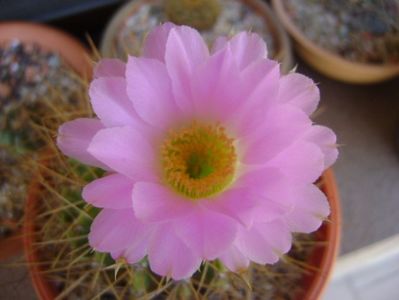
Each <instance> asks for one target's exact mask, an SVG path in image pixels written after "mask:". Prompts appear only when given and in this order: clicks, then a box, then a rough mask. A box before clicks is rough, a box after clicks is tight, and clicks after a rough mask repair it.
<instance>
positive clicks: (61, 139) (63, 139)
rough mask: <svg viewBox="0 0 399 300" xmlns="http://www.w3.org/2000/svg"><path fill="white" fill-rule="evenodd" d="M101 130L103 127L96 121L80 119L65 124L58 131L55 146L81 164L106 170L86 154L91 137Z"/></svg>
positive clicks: (101, 164)
mask: <svg viewBox="0 0 399 300" xmlns="http://www.w3.org/2000/svg"><path fill="white" fill-rule="evenodd" d="M102 128H104V126H103V125H102V123H101V122H100V120H97V119H86V118H81V119H76V120H73V121H69V122H66V123H64V124H62V125H61V126H60V128H59V129H58V136H57V146H58V147H59V148H60V150H61V151H62V152H63V153H64V154H65V155H67V156H70V157H72V158H75V159H77V160H79V161H81V162H82V163H85V164H88V165H92V166H96V167H100V168H103V169H108V168H107V167H106V166H105V165H104V164H103V163H101V162H100V161H98V160H97V159H95V158H94V157H93V156H92V155H91V154H90V153H89V152H87V148H88V147H89V144H90V142H91V140H92V138H93V136H94V135H95V134H96V133H97V132H98V131H99V130H101V129H102Z"/></svg>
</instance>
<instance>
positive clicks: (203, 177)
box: [161, 123, 237, 199]
mask: <svg viewBox="0 0 399 300" xmlns="http://www.w3.org/2000/svg"><path fill="white" fill-rule="evenodd" d="M233 142H234V140H233V139H231V138H229V137H228V136H227V135H226V132H225V129H224V128H223V127H221V126H220V125H218V124H216V125H201V124H198V123H192V124H191V125H189V126H187V127H183V128H181V129H179V130H176V131H172V132H170V133H169V135H168V137H167V138H166V140H165V141H164V143H163V144H162V148H161V157H162V167H163V175H164V180H165V181H166V182H167V183H168V184H169V185H170V186H171V187H172V188H173V189H174V190H175V191H176V192H178V193H180V194H182V195H184V196H185V197H187V198H191V199H198V198H204V197H209V196H212V195H214V194H216V193H219V192H221V191H222V190H224V189H225V188H226V187H227V186H228V185H229V184H230V183H231V181H232V180H233V178H234V172H235V167H236V161H237V155H236V153H235V148H234V145H233Z"/></svg>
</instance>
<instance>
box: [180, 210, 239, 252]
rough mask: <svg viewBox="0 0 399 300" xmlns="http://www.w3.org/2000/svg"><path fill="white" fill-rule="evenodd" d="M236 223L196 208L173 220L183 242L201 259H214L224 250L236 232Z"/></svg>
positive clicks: (223, 216)
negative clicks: (186, 214)
mask: <svg viewBox="0 0 399 300" xmlns="http://www.w3.org/2000/svg"><path fill="white" fill-rule="evenodd" d="M237 225H238V223H237V222H236V221H234V220H233V219H231V218H229V217H227V216H225V215H223V214H219V213H216V212H213V211H211V210H206V209H198V210H197V211H196V212H194V213H192V214H190V215H188V216H187V217H185V218H181V219H177V220H176V221H175V229H176V232H177V234H178V235H179V237H180V238H181V239H182V240H183V241H184V243H185V244H186V245H187V246H188V247H189V248H190V249H191V250H192V251H193V252H194V253H195V254H196V255H199V256H200V257H202V258H203V259H210V260H211V259H215V258H216V257H218V256H219V255H220V254H222V253H223V252H224V251H226V250H227V249H228V248H229V246H230V245H231V243H232V242H233V240H234V238H235V236H236V233H237Z"/></svg>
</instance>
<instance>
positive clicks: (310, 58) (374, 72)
mask: <svg viewBox="0 0 399 300" xmlns="http://www.w3.org/2000/svg"><path fill="white" fill-rule="evenodd" d="M283 2H284V1H281V0H272V4H273V8H274V10H275V12H276V14H277V16H278V18H279V19H280V21H281V23H282V24H283V25H284V27H285V29H286V30H287V31H288V33H289V34H290V35H291V36H292V38H293V39H294V41H295V49H296V51H297V52H298V54H299V55H300V56H301V57H302V58H303V59H304V60H305V61H306V62H307V63H308V64H309V65H311V66H312V67H314V68H315V69H316V70H318V71H320V72H321V73H323V74H324V75H326V76H329V77H332V78H334V79H337V80H340V81H344V82H349V83H358V84H367V83H374V82H379V81H383V80H386V79H389V78H392V77H395V76H397V75H399V64H397V65H389V64H386V65H382V64H381V65H376V64H366V63H357V62H352V61H349V60H346V59H344V58H342V57H341V56H339V55H337V54H335V53H332V52H330V51H328V50H325V49H323V48H321V47H320V46H318V45H317V44H316V43H314V42H313V41H311V40H310V39H309V38H308V37H307V36H306V35H305V34H304V33H302V32H301V31H300V30H299V29H298V26H296V25H295V24H294V23H293V21H292V20H291V18H290V16H289V15H288V14H287V13H286V11H285V8H284V3H283Z"/></svg>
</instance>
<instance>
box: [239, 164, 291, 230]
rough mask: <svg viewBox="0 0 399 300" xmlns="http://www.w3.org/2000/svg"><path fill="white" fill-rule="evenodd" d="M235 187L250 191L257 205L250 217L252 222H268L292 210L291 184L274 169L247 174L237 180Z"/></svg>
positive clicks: (264, 169)
mask: <svg viewBox="0 0 399 300" xmlns="http://www.w3.org/2000/svg"><path fill="white" fill-rule="evenodd" d="M236 185H238V186H245V187H246V188H248V189H251V190H252V192H253V197H254V198H255V199H256V203H257V207H256V210H254V212H253V215H252V219H253V220H254V221H257V222H270V221H272V220H275V219H278V218H281V217H282V216H284V215H286V214H287V213H288V212H290V211H291V210H292V209H293V206H294V203H295V200H296V195H295V193H294V192H293V183H292V182H290V181H289V180H287V178H286V177H285V176H284V175H282V173H281V172H279V170H278V169H276V168H263V169H258V170H254V171H251V172H248V173H247V174H244V175H243V176H241V178H239V179H238V180H237V183H236Z"/></svg>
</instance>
